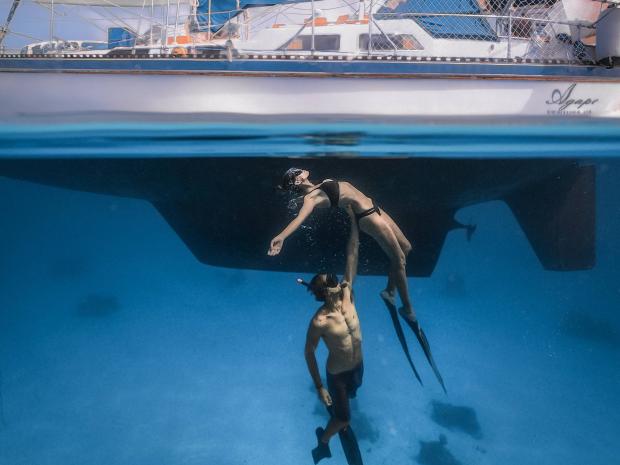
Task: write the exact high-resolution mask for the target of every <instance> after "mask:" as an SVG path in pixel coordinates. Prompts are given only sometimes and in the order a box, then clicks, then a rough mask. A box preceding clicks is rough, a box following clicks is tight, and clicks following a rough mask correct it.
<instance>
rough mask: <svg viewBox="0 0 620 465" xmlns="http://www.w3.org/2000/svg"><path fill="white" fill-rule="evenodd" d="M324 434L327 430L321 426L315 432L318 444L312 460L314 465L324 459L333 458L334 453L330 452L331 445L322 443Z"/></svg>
mask: <svg viewBox="0 0 620 465" xmlns="http://www.w3.org/2000/svg"><path fill="white" fill-rule="evenodd" d="M324 432H325V430H324V429H323V428H321V427H320V426H319V427H318V428H317V429H316V431H315V434H316V440H317V443H318V444H317V446H316V447H315V448H314V449H312V459H313V460H314V465H316V464H317V463H319V462H320V461H321V460H322V459H324V458H330V457H331V456H332V451H331V450H329V444H325V443H324V442H323V441H321V438H322V437H323V433H324Z"/></svg>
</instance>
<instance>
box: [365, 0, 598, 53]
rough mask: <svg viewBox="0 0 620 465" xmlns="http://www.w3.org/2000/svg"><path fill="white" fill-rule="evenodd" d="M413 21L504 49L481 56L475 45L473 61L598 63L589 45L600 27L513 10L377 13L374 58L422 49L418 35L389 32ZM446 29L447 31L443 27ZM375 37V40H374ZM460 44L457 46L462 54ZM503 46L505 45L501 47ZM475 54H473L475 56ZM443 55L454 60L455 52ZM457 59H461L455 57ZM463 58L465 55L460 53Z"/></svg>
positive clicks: (440, 34) (436, 33)
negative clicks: (401, 22)
mask: <svg viewBox="0 0 620 465" xmlns="http://www.w3.org/2000/svg"><path fill="white" fill-rule="evenodd" d="M405 19H410V20H413V21H415V22H416V24H417V25H418V26H420V27H421V28H422V29H424V30H425V31H426V32H427V33H429V34H430V35H431V36H433V37H435V38H438V39H457V40H458V41H487V42H488V41H490V42H495V43H497V44H498V45H497V46H493V47H491V48H490V49H486V50H487V52H488V53H485V54H479V55H475V52H474V50H475V49H476V48H475V47H467V50H469V51H470V54H469V57H471V58H506V59H518V58H524V59H539V60H546V59H555V60H562V61H581V62H591V61H594V59H595V58H594V48H593V47H592V46H588V45H587V44H586V42H587V40H588V38H591V37H593V36H594V34H595V31H596V26H595V25H593V24H591V23H588V22H585V21H567V20H562V19H553V18H549V17H540V16H535V17H532V16H526V15H524V14H522V13H518V12H513V11H510V10H509V11H507V12H506V14H492V13H416V12H412V13H375V14H372V15H370V20H369V23H368V25H369V27H368V29H369V31H368V34H369V36H370V37H371V39H370V40H369V41H368V47H367V50H368V54H370V55H372V54H373V53H385V52H391V53H394V54H396V55H398V54H411V52H412V51H416V50H419V49H420V48H421V46H420V44H419V43H417V41H415V40H414V39H415V34H411V35H409V34H389V33H386V32H385V27H381V24H384V25H385V24H386V22H387V21H390V20H391V21H395V20H405ZM442 26H443V27H442ZM373 36H374V39H373V38H372V37H373ZM458 43H459V42H454V50H455V51H456V50H458V49H459V48H461V47H459V46H458ZM499 43H502V44H503V46H500V45H499ZM478 50H480V51H482V50H484V49H482V48H478ZM472 52H473V55H472ZM442 56H445V57H450V54H449V53H442ZM455 56H456V55H455ZM459 56H460V55H459Z"/></svg>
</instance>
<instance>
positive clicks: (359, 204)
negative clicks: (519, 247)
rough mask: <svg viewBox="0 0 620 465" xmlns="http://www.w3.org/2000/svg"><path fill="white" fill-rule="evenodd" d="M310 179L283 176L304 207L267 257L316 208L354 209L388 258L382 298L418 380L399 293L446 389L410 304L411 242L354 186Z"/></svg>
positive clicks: (296, 173)
mask: <svg viewBox="0 0 620 465" xmlns="http://www.w3.org/2000/svg"><path fill="white" fill-rule="evenodd" d="M309 176H310V173H309V172H308V171H307V170H304V169H300V168H290V169H289V170H288V171H287V172H286V173H284V176H283V178H282V184H281V186H280V187H281V188H282V189H283V190H285V191H288V192H293V193H295V194H300V196H301V197H303V205H302V207H301V209H300V211H299V214H298V215H297V217H296V218H295V219H293V220H292V221H291V222H290V223H289V224H288V226H286V228H284V230H283V231H282V232H281V233H280V234H278V235H277V236H276V237H274V238H273V239H272V240H271V244H270V247H269V251H268V252H267V253H268V255H270V256H274V255H278V254H279V253H280V252H281V251H282V247H283V245H284V241H285V240H286V239H287V238H288V237H289V236H290V235H291V234H293V233H294V232H295V231H296V230H297V229H298V228H299V227H300V226H301V225H302V224H303V222H304V221H305V220H306V219H307V218H308V217H309V216H310V214H311V213H312V211H313V210H314V209H315V208H330V207H331V208H338V207H340V208H345V209H346V208H347V207H349V206H351V208H352V210H353V213H354V214H355V221H357V224H358V227H359V229H360V230H361V231H363V232H365V233H366V234H368V235H369V236H371V237H372V238H373V239H374V240H375V241H376V242H377V243H378V244H379V246H380V247H381V249H383V251H384V252H385V254H386V255H387V256H388V258H389V261H390V269H389V272H388V280H387V285H386V287H385V289H384V290H383V291H381V298H382V299H383V300H384V302H385V304H386V306H387V307H388V309H389V310H390V314H391V316H392V320H393V323H394V326H395V328H396V332H397V335H398V338H399V340H400V342H401V345H402V346H403V349H404V350H405V355H406V356H407V358H408V360H409V363H410V365H411V367H412V369H413V371H414V373H415V375H416V377H417V378H418V380H420V377H419V375H418V373H417V371H416V369H415V367H414V366H413V363H412V361H411V357H410V356H409V350H408V348H407V343H406V341H405V339H404V336H403V334H402V329H401V328H400V323H399V322H398V316H397V315H396V299H395V294H396V291H397V290H398V294H399V295H400V298H401V301H402V304H403V305H402V307H401V308H400V309H399V313H400V315H401V316H402V317H403V318H404V319H405V321H406V322H407V324H408V325H409V326H410V327H411V328H412V330H413V332H414V333H415V335H416V337H417V338H418V341H419V342H420V344H421V346H422V349H423V350H424V353H425V355H426V358H427V359H428V361H429V363H430V364H431V367H432V368H433V370H434V371H435V374H436V376H437V378H438V379H439V382H440V383H441V385H442V387H444V384H443V380H442V378H441V375H440V374H439V371H438V370H437V368H436V366H435V363H434V361H433V358H432V354H431V351H430V347H429V344H428V341H427V339H426V336H425V335H424V331H423V330H422V328H421V327H420V324H419V322H418V319H417V317H416V314H415V311H414V309H413V305H412V304H411V298H410V297H409V290H408V287H407V275H406V270H405V266H406V257H407V255H408V254H409V252H411V244H410V242H409V241H408V240H407V238H406V237H405V235H404V234H403V232H402V231H401V230H400V228H399V227H398V225H397V224H396V223H395V222H394V220H393V219H392V218H391V217H390V216H389V215H388V214H387V213H386V212H385V211H384V210H383V209H381V208H380V207H378V206H377V204H376V203H375V202H374V201H373V200H372V199H371V198H369V197H367V196H366V195H364V194H363V193H362V192H360V191H359V190H358V189H356V188H355V186H353V185H352V184H350V183H348V182H345V181H335V180H333V179H326V180H324V181H323V182H321V183H319V184H313V183H312V182H311V181H310V179H309ZM420 382H421V380H420ZM444 390H445V387H444Z"/></svg>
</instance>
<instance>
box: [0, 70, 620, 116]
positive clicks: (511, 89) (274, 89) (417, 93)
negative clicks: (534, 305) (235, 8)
mask: <svg viewBox="0 0 620 465" xmlns="http://www.w3.org/2000/svg"><path fill="white" fill-rule="evenodd" d="M0 101H2V106H1V107H0V117H2V119H3V120H7V119H10V118H12V117H15V116H22V117H23V116H40V115H53V114H56V115H60V114H75V113H84V112H88V113H99V112H140V113H161V114H177V113H178V114H188V113H194V114H227V113H228V114H247V115H304V116H321V115H327V116H330V115H331V116H333V115H357V116H368V117H372V116H397V117H425V116H429V117H444V116H445V117H469V116H479V117H488V116H546V115H554V116H557V115H561V116H562V115H565V116H572V115H579V116H592V117H620V83H616V82H597V81H587V80H578V79H576V80H572V79H570V78H567V79H554V80H550V81H547V80H543V79H528V78H521V77H514V78H506V77H502V78H484V76H480V77H478V78H463V77H458V78H456V77H452V78H442V77H389V78H383V77H375V76H373V77H355V78H349V77H323V76H321V75H317V76H316V77H315V76H307V75H306V76H294V77H288V76H253V75H251V74H244V75H238V74H237V75H221V74H220V75H217V74H216V75H210V74H199V75H196V74H138V73H135V74H122V73H109V74H108V73H67V72H64V73H48V72H0Z"/></svg>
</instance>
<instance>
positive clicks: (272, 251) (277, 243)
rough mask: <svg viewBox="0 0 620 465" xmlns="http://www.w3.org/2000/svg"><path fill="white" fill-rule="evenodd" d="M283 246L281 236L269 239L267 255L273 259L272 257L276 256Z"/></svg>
mask: <svg viewBox="0 0 620 465" xmlns="http://www.w3.org/2000/svg"><path fill="white" fill-rule="evenodd" d="M283 245H284V239H283V238H282V237H281V236H276V237H274V238H273V239H271V244H270V246H269V251H268V252H267V255H269V256H270V257H273V256H274V255H278V254H279V253H280V251H281V250H282V246H283Z"/></svg>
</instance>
